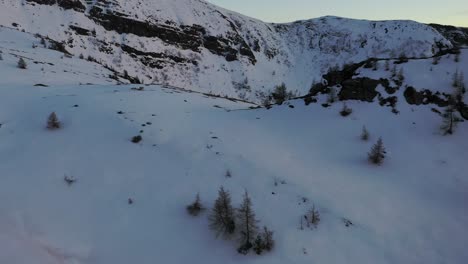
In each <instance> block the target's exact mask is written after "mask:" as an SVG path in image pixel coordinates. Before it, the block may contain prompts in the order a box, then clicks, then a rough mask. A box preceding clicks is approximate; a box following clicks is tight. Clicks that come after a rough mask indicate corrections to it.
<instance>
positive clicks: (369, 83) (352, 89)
mask: <svg viewBox="0 0 468 264" xmlns="http://www.w3.org/2000/svg"><path fill="white" fill-rule="evenodd" d="M382 83H383V81H382V80H373V79H370V78H356V79H349V80H346V81H343V82H342V84H341V85H342V87H343V88H342V89H341V91H340V93H339V94H338V97H339V98H340V100H360V101H366V102H372V101H373V100H374V98H375V97H376V96H377V95H378V92H377V91H376V90H375V89H376V88H377V86H378V85H379V84H382Z"/></svg>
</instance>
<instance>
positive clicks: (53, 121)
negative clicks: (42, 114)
mask: <svg viewBox="0 0 468 264" xmlns="http://www.w3.org/2000/svg"><path fill="white" fill-rule="evenodd" d="M47 128H48V129H51V130H54V129H59V128H60V121H59V120H58V117H57V114H55V112H52V113H50V115H49V117H48V118H47Z"/></svg>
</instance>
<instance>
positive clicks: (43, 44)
mask: <svg viewBox="0 0 468 264" xmlns="http://www.w3.org/2000/svg"><path fill="white" fill-rule="evenodd" d="M41 45H42V46H44V47H45V46H46V41H45V39H44V38H43V37H41Z"/></svg>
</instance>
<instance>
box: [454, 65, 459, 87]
mask: <svg viewBox="0 0 468 264" xmlns="http://www.w3.org/2000/svg"><path fill="white" fill-rule="evenodd" d="M459 82H460V75H459V73H458V69H457V70H456V71H455V72H454V73H453V76H452V87H453V88H458V87H459V86H460V83H459Z"/></svg>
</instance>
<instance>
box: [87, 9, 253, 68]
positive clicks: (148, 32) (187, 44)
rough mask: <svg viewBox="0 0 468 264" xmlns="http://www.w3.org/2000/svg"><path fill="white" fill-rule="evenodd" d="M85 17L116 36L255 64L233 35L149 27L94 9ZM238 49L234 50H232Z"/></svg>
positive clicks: (195, 28) (194, 28) (194, 27)
mask: <svg viewBox="0 0 468 264" xmlns="http://www.w3.org/2000/svg"><path fill="white" fill-rule="evenodd" d="M89 17H90V18H91V19H92V20H94V21H95V22H96V23H97V24H99V25H101V26H103V27H104V28H105V29H106V30H110V31H116V32H118V33H120V34H122V33H126V34H134V35H136V36H140V37H148V38H159V39H161V40H162V41H164V42H165V43H167V44H170V45H174V46H176V47H179V48H181V49H186V50H192V51H195V52H200V48H201V47H204V48H206V49H208V50H209V51H210V52H211V53H213V54H216V55H219V56H223V57H225V58H226V60H227V61H235V60H238V59H239V56H245V57H247V58H249V60H250V61H251V62H252V63H255V62H256V59H255V56H254V54H253V52H252V51H251V50H250V47H249V46H248V45H247V43H245V41H243V39H242V38H241V37H240V36H238V35H234V36H233V37H231V38H230V39H228V38H224V37H220V36H209V35H207V34H206V30H205V29H204V28H203V27H202V26H199V25H191V26H189V25H181V26H180V27H177V26H173V25H164V24H152V23H150V22H147V21H139V20H135V19H132V18H129V17H127V16H126V15H125V14H121V13H117V12H113V11H107V12H104V11H103V10H102V9H101V8H99V7H97V6H95V7H93V8H92V9H91V11H90V12H89ZM236 46H239V48H238V49H236V48H234V47H236Z"/></svg>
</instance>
